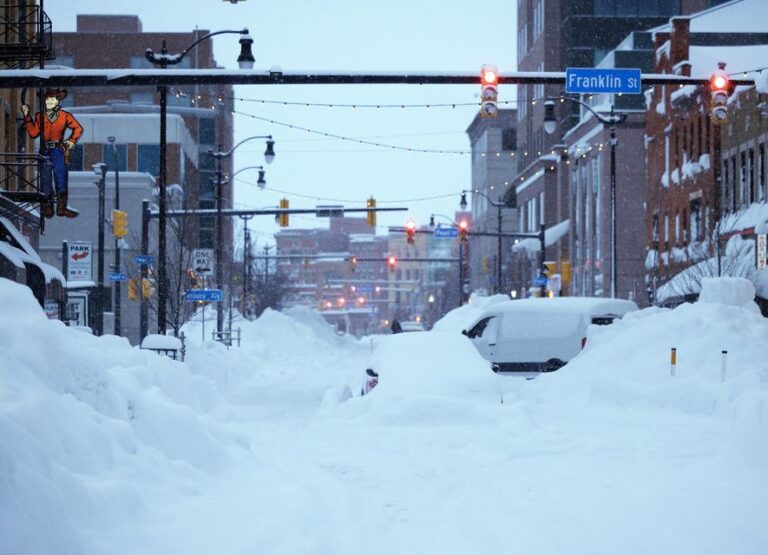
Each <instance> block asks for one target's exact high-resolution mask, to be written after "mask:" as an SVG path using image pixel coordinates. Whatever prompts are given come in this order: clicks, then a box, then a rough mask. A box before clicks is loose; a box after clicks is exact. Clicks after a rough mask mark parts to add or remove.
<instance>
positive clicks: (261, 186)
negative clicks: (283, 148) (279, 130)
mask: <svg viewBox="0 0 768 555" xmlns="http://www.w3.org/2000/svg"><path fill="white" fill-rule="evenodd" d="M273 148H274V147H273ZM265 157H266V154H265ZM274 158H275V152H274V150H273V151H272V159H273V160H274ZM245 170H259V179H258V180H257V181H256V185H257V186H258V187H259V189H260V190H262V191H263V190H264V187H266V186H267V180H266V179H264V174H265V171H264V166H246V167H244V168H240V169H239V170H237V171H236V172H235V173H233V174H232V175H230V176H229V179H225V180H224V183H228V182H229V181H230V180H232V179H234V178H235V176H236V175H237V174H239V173H240V172H244V171H245Z"/></svg>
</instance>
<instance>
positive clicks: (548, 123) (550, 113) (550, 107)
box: [544, 97, 627, 298]
mask: <svg viewBox="0 0 768 555" xmlns="http://www.w3.org/2000/svg"><path fill="white" fill-rule="evenodd" d="M560 100H561V102H562V101H564V100H568V101H570V102H575V103H576V104H579V105H581V106H583V107H584V108H586V109H587V110H588V111H589V112H591V113H592V115H594V116H595V117H596V118H597V120H598V121H599V122H600V123H602V124H603V125H608V126H610V127H609V129H610V133H611V140H610V146H611V297H612V298H616V276H617V270H616V264H617V255H616V251H617V246H616V145H617V144H618V142H619V141H618V140H617V139H616V125H617V124H619V123H621V122H623V121H624V120H625V119H627V114H617V113H615V112H614V111H613V105H611V113H610V115H608V116H605V115H602V114H599V113H598V112H596V111H595V110H593V109H592V108H591V107H590V106H589V105H588V104H586V103H584V102H582V101H581V100H577V99H575V98H570V97H561V99H560ZM556 122H557V120H556V119H555V101H554V100H553V99H551V98H549V99H547V100H546V102H544V130H545V131H546V132H547V133H549V134H552V133H554V131H555V127H556Z"/></svg>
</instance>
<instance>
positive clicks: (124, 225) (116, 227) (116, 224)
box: [112, 210, 128, 237]
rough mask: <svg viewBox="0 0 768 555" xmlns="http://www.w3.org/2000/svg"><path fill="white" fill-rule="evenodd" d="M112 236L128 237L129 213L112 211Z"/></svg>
mask: <svg viewBox="0 0 768 555" xmlns="http://www.w3.org/2000/svg"><path fill="white" fill-rule="evenodd" d="M112 235H114V236H115V237H125V236H126V235H128V212H125V211H123V210H112Z"/></svg>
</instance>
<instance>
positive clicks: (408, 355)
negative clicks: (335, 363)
mask: <svg viewBox="0 0 768 555" xmlns="http://www.w3.org/2000/svg"><path fill="white" fill-rule="evenodd" d="M374 388H375V389H376V392H375V394H376V395H377V396H378V395H383V396H387V395H396V396H399V395H406V396H411V395H428V396H444V397H451V398H456V397H461V398H465V397H467V396H469V397H474V396H476V395H481V396H483V395H485V394H486V393H487V394H488V396H489V398H491V397H493V398H497V396H498V384H497V382H496V377H495V376H494V373H493V371H492V369H491V365H490V363H489V362H488V361H487V360H485V359H483V357H481V356H480V355H479V354H478V352H477V350H476V349H475V348H474V347H473V346H472V343H471V342H470V341H469V340H467V339H466V338H464V337H460V339H459V340H458V341H457V338H456V334H455V333H451V332H435V331H426V332H422V333H399V334H395V335H389V336H383V337H382V338H381V340H380V342H379V344H378V345H377V347H376V350H375V351H374V352H373V354H372V355H371V359H370V362H369V364H368V365H367V369H366V370H365V374H364V375H363V380H362V384H361V386H360V393H361V395H367V394H368V393H370V392H371V390H373V389H374Z"/></svg>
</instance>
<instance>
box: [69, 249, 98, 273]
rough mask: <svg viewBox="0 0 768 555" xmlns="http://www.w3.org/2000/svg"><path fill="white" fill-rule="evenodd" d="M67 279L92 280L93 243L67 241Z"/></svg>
mask: <svg viewBox="0 0 768 555" xmlns="http://www.w3.org/2000/svg"><path fill="white" fill-rule="evenodd" d="M67 249H68V250H69V253H68V255H67V281H92V280H93V272H92V268H93V243H69V244H68V246H67Z"/></svg>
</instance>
